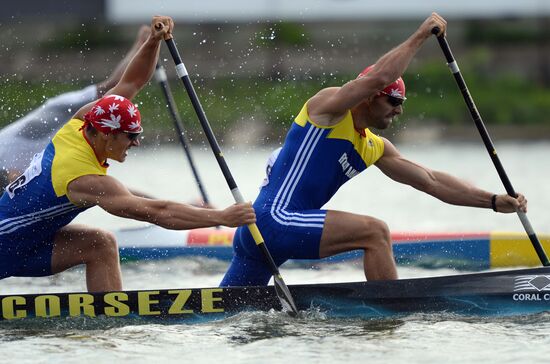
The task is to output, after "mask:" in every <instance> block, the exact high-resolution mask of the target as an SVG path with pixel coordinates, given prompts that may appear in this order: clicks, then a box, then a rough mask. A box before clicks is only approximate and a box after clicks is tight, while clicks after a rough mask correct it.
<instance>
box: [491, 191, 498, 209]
mask: <svg viewBox="0 0 550 364" xmlns="http://www.w3.org/2000/svg"><path fill="white" fill-rule="evenodd" d="M491 207H492V208H493V211H494V212H498V211H497V195H493V196H492V197H491Z"/></svg>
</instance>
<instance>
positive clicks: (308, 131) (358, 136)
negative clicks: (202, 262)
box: [220, 103, 384, 287]
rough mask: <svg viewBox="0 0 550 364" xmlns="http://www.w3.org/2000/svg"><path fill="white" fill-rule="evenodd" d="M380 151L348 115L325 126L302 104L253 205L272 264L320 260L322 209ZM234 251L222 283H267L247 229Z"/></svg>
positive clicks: (235, 242) (265, 270)
mask: <svg viewBox="0 0 550 364" xmlns="http://www.w3.org/2000/svg"><path fill="white" fill-rule="evenodd" d="M383 153H384V142H383V140H382V139H381V138H380V137H379V136H377V135H375V134H373V133H371V132H370V130H368V129H364V130H360V131H358V130H356V129H355V127H354V124H353V117H352V114H351V111H349V110H348V112H347V113H346V115H345V116H344V118H343V119H342V120H341V121H340V122H339V123H337V124H336V125H333V126H330V127H323V126H320V125H317V124H315V122H314V121H313V120H311V118H310V117H309V115H308V111H307V103H306V104H305V105H304V107H303V108H302V110H301V111H300V113H299V114H298V116H297V117H296V119H295V120H294V123H293V124H292V126H291V127H290V130H289V131H288V134H287V136H286V139H285V143H284V145H283V147H282V148H281V150H280V152H279V154H278V156H276V158H275V155H274V156H273V157H274V158H273V159H275V161H274V162H273V165H272V166H270V167H271V168H268V171H269V172H268V173H269V175H268V176H267V178H266V179H265V181H264V183H263V186H262V188H261V190H260V194H259V195H258V198H257V199H256V201H254V209H255V210H256V218H257V220H256V223H257V225H258V228H259V229H260V231H261V232H262V235H263V238H264V239H265V244H266V245H267V247H268V249H269V252H270V253H271V255H272V257H273V260H274V262H275V264H276V265H278V266H279V265H281V264H283V263H284V262H285V261H286V260H288V259H319V244H320V242H321V237H322V232H323V227H324V224H325V219H326V214H327V211H326V210H322V209H321V208H322V207H323V205H324V204H325V203H327V202H328V200H330V198H331V197H332V196H333V195H334V194H335V193H336V191H338V189H339V188H340V187H341V186H342V185H343V184H344V183H346V182H347V181H349V180H350V179H352V178H353V177H355V176H356V175H357V174H359V173H360V172H361V171H363V170H365V169H366V168H367V167H369V166H370V165H372V164H374V163H376V161H377V160H378V159H379V158H380V157H382V155H383ZM233 249H234V255H233V259H232V261H231V265H230V267H229V269H228V271H227V272H226V274H225V276H224V278H223V280H222V282H221V283H220V285H221V286H224V287H225V286H247V285H266V284H267V283H268V281H269V279H270V278H271V275H272V271H271V268H270V267H269V266H268V265H267V264H266V263H265V259H264V257H263V256H262V254H261V253H260V250H259V249H258V248H257V247H256V243H255V241H254V239H253V237H252V235H251V234H250V232H249V230H248V228H247V227H243V226H241V227H239V228H238V229H237V231H236V232H235V236H234V238H233Z"/></svg>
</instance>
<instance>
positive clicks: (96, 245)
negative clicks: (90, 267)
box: [89, 230, 118, 260]
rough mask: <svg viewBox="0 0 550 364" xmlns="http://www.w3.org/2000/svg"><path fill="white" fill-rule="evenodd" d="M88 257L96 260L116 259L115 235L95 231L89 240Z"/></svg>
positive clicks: (103, 231)
mask: <svg viewBox="0 0 550 364" xmlns="http://www.w3.org/2000/svg"><path fill="white" fill-rule="evenodd" d="M89 247H90V252H89V253H90V255H91V256H93V257H96V258H98V259H117V260H118V245H117V242H116V238H115V235H114V234H113V233H111V232H109V231H105V230H97V231H95V232H94V233H93V236H92V238H91V239H90V244H89Z"/></svg>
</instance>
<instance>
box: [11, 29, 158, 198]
mask: <svg viewBox="0 0 550 364" xmlns="http://www.w3.org/2000/svg"><path fill="white" fill-rule="evenodd" d="M149 33H150V31H149V27H148V26H145V25H144V26H142V27H141V28H140V29H139V31H138V34H137V37H136V39H135V41H134V44H133V45H132V47H131V48H130V50H129V51H128V54H127V55H126V57H124V59H123V60H122V61H121V62H120V63H119V64H118V65H117V66H116V67H115V69H114V71H113V72H112V73H111V75H110V76H109V77H108V78H107V79H106V80H104V81H102V82H99V83H98V84H97V85H91V86H88V87H85V88H83V89H82V90H78V91H72V92H67V93H64V94H61V95H59V96H56V97H54V98H52V99H49V100H48V101H47V102H46V103H44V104H43V105H41V106H40V107H39V108H37V109H35V110H33V111H32V112H30V113H29V114H27V115H25V116H23V117H22V118H20V119H18V120H16V121H15V122H13V123H11V124H9V125H8V126H7V127H5V128H3V129H2V130H0V189H2V190H3V189H4V187H6V185H7V184H8V183H9V182H11V181H13V180H14V179H15V178H17V177H18V176H19V175H20V174H21V173H23V171H24V170H25V169H26V168H27V166H28V165H29V163H30V161H31V159H32V157H33V155H35V154H36V153H38V152H40V151H41V150H42V149H44V147H45V146H46V144H48V143H49V142H50V140H51V138H52V137H53V136H54V134H55V133H56V132H57V131H58V130H59V128H60V127H61V126H62V125H63V124H65V122H66V121H67V120H68V119H69V118H70V117H71V116H72V115H73V114H74V113H75V111H77V110H78V109H80V108H81V107H82V106H84V105H86V104H88V103H90V102H92V101H94V100H97V99H98V98H100V97H101V96H103V95H104V94H105V92H107V91H108V90H110V89H111V88H113V87H114V86H115V85H116V84H117V83H118V81H119V80H120V77H121V76H122V73H123V72H124V69H125V68H126V66H127V65H128V62H129V61H130V59H132V57H133V56H134V54H135V53H136V52H137V50H138V49H139V47H140V46H141V45H142V44H143V42H145V40H146V39H147V37H148V35H149Z"/></svg>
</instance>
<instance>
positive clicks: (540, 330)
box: [0, 143, 550, 363]
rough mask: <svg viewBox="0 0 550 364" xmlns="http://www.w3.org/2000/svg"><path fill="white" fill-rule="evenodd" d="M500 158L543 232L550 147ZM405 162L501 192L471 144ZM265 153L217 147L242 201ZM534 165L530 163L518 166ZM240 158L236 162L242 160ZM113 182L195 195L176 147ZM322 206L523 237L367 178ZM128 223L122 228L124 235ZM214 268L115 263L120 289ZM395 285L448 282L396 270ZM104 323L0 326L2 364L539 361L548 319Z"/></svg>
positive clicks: (212, 273) (516, 147) (22, 288)
mask: <svg viewBox="0 0 550 364" xmlns="http://www.w3.org/2000/svg"><path fill="white" fill-rule="evenodd" d="M499 148H500V149H499V154H500V157H501V159H502V161H503V163H504V166H505V168H506V170H507V171H508V173H509V175H510V179H511V180H512V182H513V183H514V185H515V187H516V189H517V190H518V191H521V192H524V193H525V194H526V195H527V197H528V199H529V201H530V210H529V217H530V219H531V222H532V224H533V226H534V227H535V229H536V230H538V231H541V232H550V214H548V213H547V212H546V206H549V205H550V184H548V183H546V182H545V181H547V180H548V177H550V170H549V168H548V166H547V165H545V164H544V163H543V162H541V161H544V160H545V158H546V156H547V155H549V154H550V143H538V144H535V145H526V144H505V145H501V146H500V147H499ZM401 150H402V152H404V153H405V155H407V156H409V157H411V158H412V159H414V160H416V161H418V162H420V163H422V164H425V165H428V166H430V167H434V168H437V169H441V170H446V171H449V172H451V173H452V174H455V175H459V176H461V177H463V178H466V179H467V180H469V181H470V182H472V183H475V184H476V185H479V186H481V187H483V188H485V189H488V190H492V191H495V192H498V191H502V190H503V189H502V188H501V187H500V182H499V180H498V177H497V176H496V173H495V172H494V169H493V167H492V165H491V162H490V161H489V158H488V156H487V155H486V151H485V150H484V149H483V148H482V147H480V146H479V145H477V144H456V145H436V146H433V145H430V146H423V145H419V146H415V145H404V146H402V147H401ZM209 153H210V152H209V151H197V152H196V153H195V155H196V158H197V160H198V162H199V171H200V172H201V175H202V176H203V178H204V180H205V185H206V188H207V189H208V190H209V191H210V194H211V198H212V200H213V202H214V203H215V204H216V205H218V206H224V205H227V204H230V203H231V195H230V194H229V192H225V191H226V189H227V188H226V186H225V182H224V180H223V177H222V176H221V174H220V173H219V172H218V169H217V166H216V164H215V161H214V160H213V158H212V157H211V156H210V154H209ZM268 154H269V149H262V150H228V151H226V157H227V158H228V162H229V163H230V167H231V168H232V170H233V172H234V174H235V178H236V180H237V182H238V184H239V186H240V187H241V189H242V191H243V194H244V195H245V196H246V197H247V198H249V199H253V198H254V196H255V194H256V192H257V186H258V184H259V182H260V180H261V178H262V169H263V163H264V161H265V159H266V158H267V156H268ZM529 160H538V161H539V163H529V162H527V161H529ZM243 161H245V162H243ZM112 174H113V175H115V176H116V177H118V178H120V179H121V180H123V181H124V182H126V183H127V184H129V185H131V186H132V187H134V188H137V189H141V190H143V191H146V192H149V193H151V194H154V195H156V196H159V197H161V198H171V199H176V200H181V201H188V200H192V199H194V198H196V196H197V193H196V189H195V188H194V186H193V181H192V177H191V175H190V173H189V172H188V169H187V166H186V163H185V159H184V157H183V156H182V155H181V151H180V149H179V148H176V147H173V148H164V149H159V150H153V149H144V150H141V151H138V152H136V155H131V156H130V157H129V160H128V161H127V162H126V163H125V164H123V165H114V166H113V168H112ZM328 207H329V208H337V209H344V210H347V211H353V212H356V213H363V214H371V215H374V216H378V217H380V218H382V219H384V220H386V221H388V223H389V225H390V227H392V229H394V230H400V231H405V230H407V231H411V230H413V231H481V230H507V231H510V230H511V231H522V227H521V224H520V223H519V222H518V221H516V220H517V217H516V216H515V215H509V216H504V215H501V214H495V213H493V212H492V211H490V210H483V209H470V208H464V207H454V206H448V205H444V204H442V203H440V202H439V201H437V200H435V199H433V198H431V197H429V196H423V195H421V194H420V193H417V192H416V191H414V190H412V189H410V188H408V187H404V186H401V185H398V184H396V183H394V182H391V181H389V180H388V179H387V178H386V177H384V176H383V175H382V174H381V173H379V172H378V171H376V170H374V169H373V171H367V172H366V173H364V174H363V175H361V176H359V177H357V178H356V179H354V180H353V181H351V182H350V183H349V184H348V185H346V186H345V187H344V188H343V189H342V190H341V191H340V192H339V193H338V194H337V195H336V196H335V198H334V199H333V200H332V201H330V202H329V206H328ZM78 222H80V223H88V224H97V225H101V226H104V227H107V228H113V229H114V228H119V227H123V226H127V225H128V221H127V220H123V219H117V218H113V217H111V216H109V215H107V214H104V213H102V212H100V211H90V212H89V213H86V215H85V216H82V217H79V219H78ZM137 224H138V223H135V222H131V225H132V226H135V225H137ZM224 269H225V263H221V262H216V261H212V260H207V259H173V260H169V261H167V262H163V263H155V262H146V263H135V262H134V263H130V264H126V265H124V266H123V275H124V285H125V288H126V289H147V288H156V289H160V288H182V287H205V286H215V285H217V284H218V282H219V280H220V279H221V276H222V275H223V272H224ZM399 273H400V276H401V277H419V276H432V275H442V274H458V272H455V271H451V270H436V271H429V270H423V269H419V268H408V267H400V268H399ZM282 274H283V277H284V278H285V281H286V282H287V283H288V284H292V283H319V282H342V281H356V280H362V279H364V278H363V272H362V269H361V267H360V266H358V265H357V264H346V265H339V266H336V265H330V266H323V267H321V268H319V269H300V268H283V269H282ZM84 289H85V283H84V277H83V271H82V269H81V268H76V269H73V270H71V271H68V272H65V273H63V274H60V275H58V276H55V277H50V278H39V279H30V278H9V279H6V280H3V281H0V294H7V293H30V292H66V291H78V290H84ZM122 325H124V324H122V323H120V322H119V321H114V320H108V319H105V320H88V319H78V320H64V321H57V322H50V323H45V322H36V321H33V322H9V323H5V322H4V323H0V348H2V349H3V353H4V356H3V359H2V361H5V360H7V361H10V362H18V363H20V362H33V363H41V362H48V363H49V362H56V361H64V362H79V363H98V362H111V361H127V362H129V361H132V362H136V363H145V362H151V360H158V361H160V360H165V361H169V362H175V361H178V362H182V361H186V362H189V361H190V362H193V361H194V362H201V363H210V362H212V363H219V362H239V363H257V362H264V363H276V362H283V361H284V362H288V361H295V362H302V363H321V362H329V361H330V362H342V363H343V362H346V363H348V362H359V361H362V362H363V361H364V362H379V363H382V362H384V363H386V362H392V363H395V362H411V363H420V362H422V363H440V362H451V363H462V362H488V363H512V362H518V361H520V362H531V363H534V362H540V363H543V362H547V358H548V355H549V354H550V349H548V348H549V347H550V346H549V344H550V335H549V332H550V314H541V315H536V316H527V317H513V318H490V319H480V318H476V317H455V316H450V315H413V316H407V317H401V318H399V319H376V320H342V319H338V320H336V319H330V318H327V317H325V316H324V315H323V313H322V312H315V311H312V312H306V313H303V314H302V315H301V317H299V318H298V319H293V318H291V317H289V316H287V315H286V314H284V313H280V312H267V313H260V312H251V313H243V314H240V315H237V316H234V317H231V318H227V319H224V320H220V321H214V322H207V323H199V324H177V325H158V324H154V325H152V324H144V323H142V322H132V325H127V326H122Z"/></svg>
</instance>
